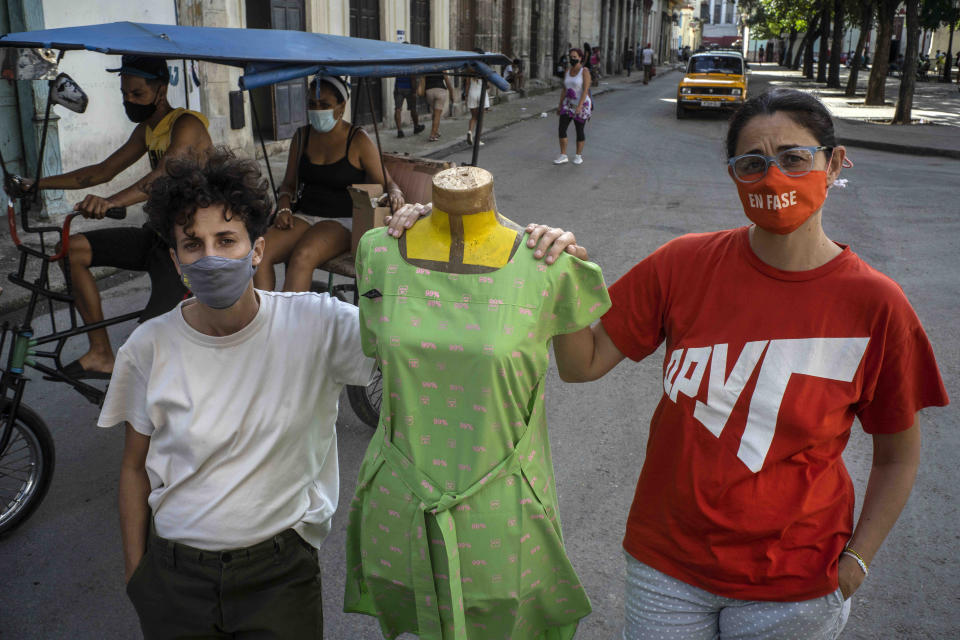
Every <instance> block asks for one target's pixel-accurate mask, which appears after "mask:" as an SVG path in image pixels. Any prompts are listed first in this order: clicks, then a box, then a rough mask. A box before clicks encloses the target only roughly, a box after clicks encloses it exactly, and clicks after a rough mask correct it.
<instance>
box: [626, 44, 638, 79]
mask: <svg viewBox="0 0 960 640" xmlns="http://www.w3.org/2000/svg"><path fill="white" fill-rule="evenodd" d="M635 57H636V56H634V55H633V51H631V50H630V45H629V44H627V45H625V46H624V49H623V66H625V67H626V68H627V77H628V78H629V77H630V72H631V71H632V70H633V61H634V59H635Z"/></svg>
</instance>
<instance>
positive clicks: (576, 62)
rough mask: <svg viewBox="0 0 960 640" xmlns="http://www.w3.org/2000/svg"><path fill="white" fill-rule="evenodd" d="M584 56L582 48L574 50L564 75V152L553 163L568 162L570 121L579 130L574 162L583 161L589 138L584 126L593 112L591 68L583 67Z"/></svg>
mask: <svg viewBox="0 0 960 640" xmlns="http://www.w3.org/2000/svg"><path fill="white" fill-rule="evenodd" d="M583 60H584V55H583V51H581V50H580V49H571V50H570V69H569V71H567V72H566V73H565V74H564V76H563V92H562V93H561V94H560V106H559V107H558V108H557V114H558V115H559V116H560V155H559V156H557V158H556V159H555V160H554V161H553V164H564V163H566V162H567V160H568V159H567V130H568V129H569V128H570V121H571V120H572V121H573V126H574V127H575V128H576V130H577V155H575V156H574V157H573V164H583V143H584V142H585V141H586V139H587V138H586V135H585V134H584V127H585V126H586V124H587V120H589V119H590V113H591V112H592V111H593V99H592V98H591V97H590V82H591V80H590V71H588V70H587V69H585V68H584V67H583Z"/></svg>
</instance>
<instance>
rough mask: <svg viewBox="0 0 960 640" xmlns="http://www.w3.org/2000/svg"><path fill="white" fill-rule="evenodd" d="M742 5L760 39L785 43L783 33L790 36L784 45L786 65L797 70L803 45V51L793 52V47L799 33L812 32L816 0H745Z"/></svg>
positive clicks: (746, 20) (746, 19)
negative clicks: (811, 23)
mask: <svg viewBox="0 0 960 640" xmlns="http://www.w3.org/2000/svg"><path fill="white" fill-rule="evenodd" d="M739 6H740V10H741V11H742V12H743V14H744V15H745V23H746V24H747V25H748V26H749V27H750V29H751V31H753V32H754V33H755V34H756V36H757V37H759V38H767V39H770V38H776V39H779V40H781V41H783V39H784V38H783V34H784V33H789V40H788V41H787V42H786V43H785V45H784V49H785V53H784V58H783V64H784V66H787V67H790V68H793V69H796V68H797V67H798V66H799V65H800V59H801V58H800V55H801V53H802V49H803V46H802V43H801V48H799V49H794V45H795V44H796V40H797V36H798V35H799V34H800V33H807V32H808V31H810V28H809V27H811V26H812V25H810V18H811V16H813V15H814V14H815V9H814V6H815V1H814V0H742V1H741V3H740V5H739ZM804 42H806V39H804Z"/></svg>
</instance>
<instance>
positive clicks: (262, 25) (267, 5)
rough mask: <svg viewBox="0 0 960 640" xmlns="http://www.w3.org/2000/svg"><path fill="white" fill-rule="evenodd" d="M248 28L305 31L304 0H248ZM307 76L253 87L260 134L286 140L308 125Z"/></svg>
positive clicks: (251, 93)
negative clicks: (266, 0)
mask: <svg viewBox="0 0 960 640" xmlns="http://www.w3.org/2000/svg"><path fill="white" fill-rule="evenodd" d="M246 4H247V27H249V28H251V29H288V30H292V31H303V24H304V0H269V2H247V3H246ZM306 96H307V81H306V79H303V78H301V79H298V80H291V81H289V82H279V83H277V84H274V85H271V86H269V87H262V88H260V89H254V90H253V91H251V92H250V101H251V102H252V103H253V105H254V106H255V107H256V110H257V115H258V116H260V118H262V120H261V121H260V129H261V130H260V132H259V133H260V134H261V135H262V136H263V137H264V138H272V139H274V140H285V139H287V138H290V137H293V132H294V131H296V130H297V129H298V128H300V127H302V126H304V125H306V124H307V103H306Z"/></svg>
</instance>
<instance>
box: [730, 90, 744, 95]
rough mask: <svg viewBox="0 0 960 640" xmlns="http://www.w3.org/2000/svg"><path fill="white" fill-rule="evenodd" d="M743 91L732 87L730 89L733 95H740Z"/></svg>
mask: <svg viewBox="0 0 960 640" xmlns="http://www.w3.org/2000/svg"><path fill="white" fill-rule="evenodd" d="M742 93H743V90H741V89H731V90H730V95H732V96H739V95H740V94H742Z"/></svg>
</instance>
